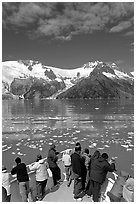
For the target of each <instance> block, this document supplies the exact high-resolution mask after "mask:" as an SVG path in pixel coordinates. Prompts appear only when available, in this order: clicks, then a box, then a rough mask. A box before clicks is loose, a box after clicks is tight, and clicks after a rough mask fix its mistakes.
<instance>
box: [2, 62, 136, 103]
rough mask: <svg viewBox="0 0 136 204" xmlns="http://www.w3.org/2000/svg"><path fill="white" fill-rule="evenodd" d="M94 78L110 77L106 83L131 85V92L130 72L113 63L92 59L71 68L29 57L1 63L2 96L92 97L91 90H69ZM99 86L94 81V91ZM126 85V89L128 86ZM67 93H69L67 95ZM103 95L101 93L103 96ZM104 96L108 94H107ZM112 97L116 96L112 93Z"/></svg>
mask: <svg viewBox="0 0 136 204" xmlns="http://www.w3.org/2000/svg"><path fill="white" fill-rule="evenodd" d="M94 78H96V80H97V82H98V81H99V79H101V78H102V80H104V81H105V82H106V81H107V80H109V82H108V83H112V85H113V86H114V87H115V84H116V85H117V84H118V86H119V84H120V86H130V87H131V88H132V91H130V90H129V92H130V93H132V95H133V79H134V76H133V74H132V73H131V74H127V73H124V72H122V71H120V70H119V68H118V67H117V65H116V64H115V63H104V62H100V61H95V62H88V63H87V64H84V65H83V66H81V67H79V68H73V69H60V68H56V67H51V66H45V65H43V64H42V63H40V62H38V61H32V60H19V61H6V62H3V63H2V84H3V89H2V93H3V98H7V97H11V98H16V97H17V98H18V97H21V98H26V99H29V98H37V97H38V98H86V97H87V98H92V97H93V98H94V95H92V92H89V93H88V94H86V93H85V92H86V90H84V91H83V92H84V93H82V94H80V96H79V95H78V94H73V92H71V90H74V89H75V90H76V93H78V91H79V93H81V91H80V90H79V88H80V89H82V86H83V87H84V86H85V87H86V85H87V84H90V83H91V84H90V85H89V87H90V86H91V87H93V86H92V83H95V82H96V81H94ZM99 82H100V81H99ZM86 83H87V84H86ZM82 84H83V85H82ZM85 84H86V85H85ZM105 84H106V83H105ZM87 86H88V85H87ZM99 86H100V84H99ZM99 86H98V84H96V88H95V91H96V92H97V87H99ZM106 86H107V85H106ZM85 87H84V88H85ZM130 87H129V88H130ZM99 88H100V87H99ZM131 88H130V89H131ZM89 89H90V88H89ZM125 89H126V90H127V88H124V90H125ZM67 94H68V95H69V94H70V96H68V95H67ZM71 94H72V95H71ZM104 95H105V94H104ZM104 95H103V96H100V97H104ZM96 96H97V98H99V94H96ZM107 97H110V94H109V96H107ZM112 97H116V96H114V94H113V95H112Z"/></svg>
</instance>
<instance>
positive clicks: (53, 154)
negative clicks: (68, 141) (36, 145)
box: [47, 144, 61, 186]
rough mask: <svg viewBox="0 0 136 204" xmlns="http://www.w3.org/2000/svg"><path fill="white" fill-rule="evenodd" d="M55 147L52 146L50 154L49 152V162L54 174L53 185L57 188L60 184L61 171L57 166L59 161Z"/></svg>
mask: <svg viewBox="0 0 136 204" xmlns="http://www.w3.org/2000/svg"><path fill="white" fill-rule="evenodd" d="M55 148H56V147H55V145H54V144H52V145H51V146H50V149H49V152H48V156H47V162H48V164H49V168H50V170H51V172H52V175H53V183H54V186H56V185H57V184H59V181H60V179H61V171H60V168H59V167H58V165H57V161H58V156H57V154H58V152H57V151H56V149H55Z"/></svg>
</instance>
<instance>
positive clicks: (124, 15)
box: [2, 1, 134, 72]
mask: <svg viewBox="0 0 136 204" xmlns="http://www.w3.org/2000/svg"><path fill="white" fill-rule="evenodd" d="M19 59H22V60H25V59H31V60H38V61H39V62H41V63H43V64H44V65H50V66H55V67H58V68H77V67H81V66H82V65H84V64H86V63H88V62H89V61H90V62H91V61H96V60H99V61H103V62H114V63H116V64H117V65H118V67H119V68H120V69H121V70H123V71H125V72H130V71H134V3H133V2H122V1H121V2H108V1H107V2H106V1H105V2H92V1H89V2H78V1H75V2H45V1H44V2H2V61H11V60H19Z"/></svg>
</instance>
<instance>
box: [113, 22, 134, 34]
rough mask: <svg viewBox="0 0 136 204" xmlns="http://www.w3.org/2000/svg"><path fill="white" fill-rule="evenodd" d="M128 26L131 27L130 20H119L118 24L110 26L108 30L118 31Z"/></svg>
mask: <svg viewBox="0 0 136 204" xmlns="http://www.w3.org/2000/svg"><path fill="white" fill-rule="evenodd" d="M129 27H131V22H130V21H123V22H120V23H119V24H118V25H116V26H114V27H112V28H111V29H110V32H120V31H123V30H126V29H127V28H129Z"/></svg>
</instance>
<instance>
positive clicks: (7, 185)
mask: <svg viewBox="0 0 136 204" xmlns="http://www.w3.org/2000/svg"><path fill="white" fill-rule="evenodd" d="M2 186H3V187H4V188H5V189H6V192H7V198H6V202H10V199H11V192H10V174H9V173H8V172H7V169H6V167H5V166H4V165H2Z"/></svg>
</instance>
